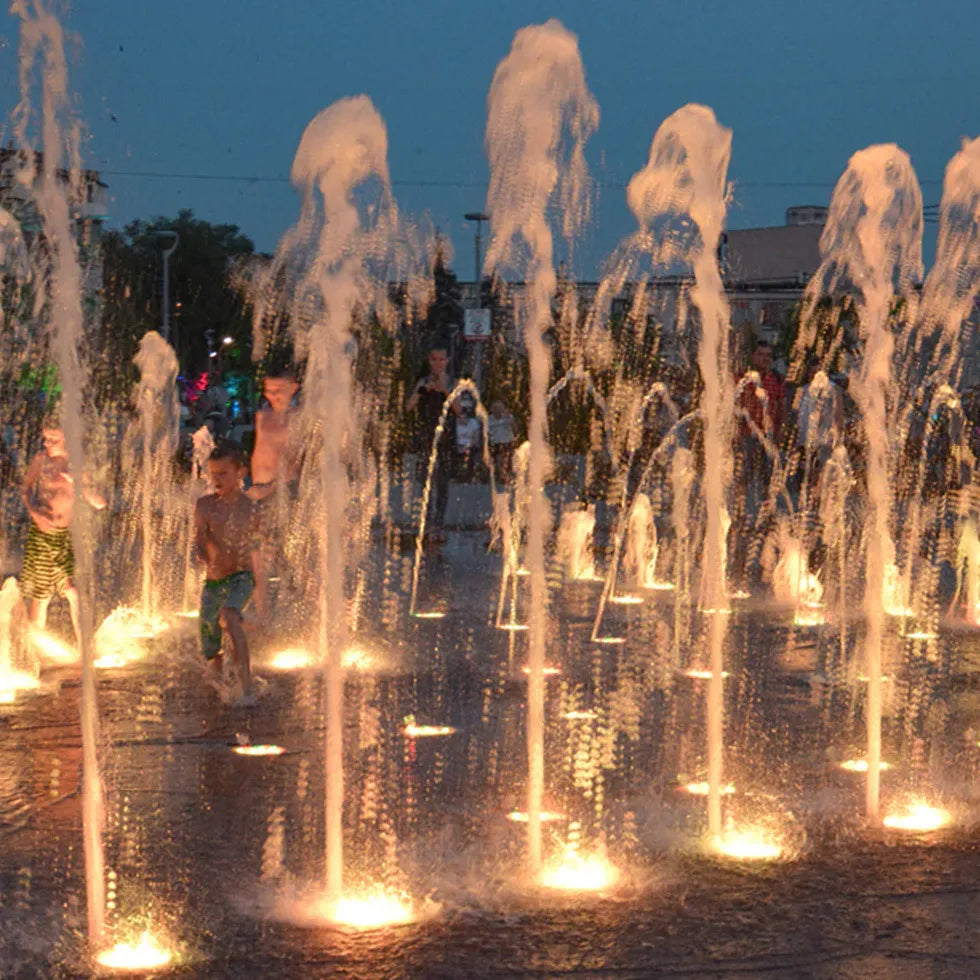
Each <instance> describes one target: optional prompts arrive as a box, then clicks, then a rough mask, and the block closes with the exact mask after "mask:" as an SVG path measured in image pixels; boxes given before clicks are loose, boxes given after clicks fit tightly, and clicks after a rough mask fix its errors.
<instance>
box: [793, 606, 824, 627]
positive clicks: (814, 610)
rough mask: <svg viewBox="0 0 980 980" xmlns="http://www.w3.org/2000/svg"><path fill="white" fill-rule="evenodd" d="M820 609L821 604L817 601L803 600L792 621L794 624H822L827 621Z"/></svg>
mask: <svg viewBox="0 0 980 980" xmlns="http://www.w3.org/2000/svg"><path fill="white" fill-rule="evenodd" d="M822 610H823V606H822V605H820V604H818V603H809V602H804V603H803V604H802V605H801V606H800V608H799V609H797V610H796V615H795V616H794V617H793V623H794V624H795V625H796V626H823V624H824V623H826V622H827V618H826V617H825V616H824V614H823V612H822Z"/></svg>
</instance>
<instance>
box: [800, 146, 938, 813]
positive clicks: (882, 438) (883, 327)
mask: <svg viewBox="0 0 980 980" xmlns="http://www.w3.org/2000/svg"><path fill="white" fill-rule="evenodd" d="M820 252H821V256H822V261H821V263H820V267H819V269H818V270H817V272H816V273H815V275H814V277H813V279H812V280H811V283H810V286H809V287H808V296H809V298H810V299H811V300H813V299H814V298H817V297H819V296H821V295H831V296H834V295H842V294H848V293H849V294H851V295H853V297H854V303H855V311H856V314H857V319H858V328H859V330H860V339H861V341H862V345H863V353H862V357H861V360H860V364H859V365H858V366H857V368H856V370H854V371H853V372H852V375H851V382H852V383H851V388H852V391H853V396H854V401H855V403H856V404H857V407H858V409H859V410H860V412H861V416H862V419H863V421H864V430H865V438H866V440H867V485H868V514H867V518H866V524H865V539H866V552H865V595H864V612H865V618H866V635H865V658H866V671H867V675H868V694H867V704H866V707H865V711H866V718H865V722H866V728H867V742H868V750H867V762H868V778H867V785H866V794H865V810H866V813H867V817H868V819H869V820H871V821H875V822H877V820H878V814H879V793H880V779H881V776H880V763H881V716H882V634H883V625H884V615H885V611H884V591H885V580H886V566H887V565H888V564H889V563H890V561H891V560H892V556H894V543H893V540H892V536H891V528H890V524H889V521H890V518H891V507H892V499H891V489H890V485H889V466H888V464H889V448H890V438H889V424H888V416H887V410H888V397H889V392H890V388H891V382H892V354H893V350H894V336H893V332H892V330H893V328H892V325H891V317H892V314H893V304H894V303H895V300H896V297H900V298H901V299H902V300H904V301H905V304H906V307H907V308H909V309H910V310H911V302H912V287H913V286H914V284H915V283H916V282H918V281H920V280H921V276H922V195H921V193H920V191H919V185H918V182H917V181H916V179H915V173H914V172H913V170H912V165H911V163H910V161H909V158H908V156H907V155H906V154H905V153H904V152H903V151H902V150H901V149H899V147H897V146H895V145H894V144H884V145H880V146H871V147H868V148H867V149H864V150H860V151H859V152H857V153H855V154H854V156H852V157H851V159H850V160H849V161H848V166H847V170H846V171H845V172H844V174H843V176H842V177H841V178H840V180H839V181H838V182H837V186H836V187H835V188H834V193H833V196H832V198H831V202H830V211H829V214H828V218H827V225H826V227H825V228H824V231H823V234H822V235H821V238H820ZM809 306H810V308H811V309H812V307H813V303H812V302H811V303H810V304H809ZM911 315H912V316H914V312H912V313H911Z"/></svg>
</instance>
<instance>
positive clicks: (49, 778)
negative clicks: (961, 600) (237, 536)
mask: <svg viewBox="0 0 980 980" xmlns="http://www.w3.org/2000/svg"><path fill="white" fill-rule="evenodd" d="M485 537H486V536H485V535H484V534H482V533H450V534H449V536H448V541H447V542H446V544H445V546H444V547H443V549H442V552H441V554H440V555H434V554H430V555H429V557H428V560H427V563H426V567H425V568H423V574H422V579H421V583H422V588H421V589H420V596H419V608H420V609H427V608H434V607H436V606H438V607H440V608H445V609H446V612H447V615H446V616H445V618H443V619H434V620H424V619H416V618H412V617H411V616H410V615H409V610H408V594H407V593H408V586H409V584H410V577H411V568H410V562H411V558H412V554H411V553H400V552H398V551H397V550H395V551H393V552H391V553H389V552H388V551H386V550H385V549H384V548H382V547H381V546H378V547H376V549H375V551H374V553H373V555H372V561H371V562H369V563H367V564H368V566H369V568H368V570H367V572H366V576H365V579H364V582H363V583H362V586H361V587H360V588H356V589H355V590H354V594H355V595H356V596H358V597H359V598H358V600H357V601H358V602H359V603H360V608H359V609H358V616H359V621H360V622H361V624H362V629H361V631H360V635H359V637H358V639H359V642H361V644H362V646H363V647H364V648H365V649H366V650H367V651H368V652H369V653H370V654H371V655H372V656H373V657H374V658H375V659H376V661H378V662H380V665H381V666H380V668H375V669H372V670H370V671H367V672H364V671H357V670H352V671H351V672H350V675H349V681H348V685H347V692H346V715H345V743H346V744H345V760H346V765H347V769H346V793H345V799H346V804H345V813H344V822H345V849H346V854H345V857H346V872H345V874H346V880H347V881H348V882H351V883H356V882H359V881H382V882H384V883H386V884H388V885H391V886H393V887H401V888H407V889H408V890H410V891H411V893H412V894H413V895H414V896H415V897H416V898H417V899H419V900H422V899H425V898H428V899H429V900H430V901H431V902H432V903H435V904H437V905H438V911H437V912H436V914H434V915H432V916H431V917H430V918H428V919H426V920H425V921H422V922H419V923H416V924H414V925H408V926H403V927H399V928H397V929H389V930H382V931H378V932H371V933H351V932H346V931H343V930H338V929H333V928H327V927H324V926H318V927H305V926H304V927H301V926H299V925H297V924H296V923H295V921H288V920H289V919H290V918H293V919H295V915H293V914H291V913H287V912H284V911H283V908H282V905H281V901H280V898H281V896H282V895H284V894H292V893H294V892H296V891H297V890H302V889H303V888H304V887H305V886H307V885H309V883H310V882H316V881H319V880H320V879H321V877H322V874H323V761H322V756H323V747H322V743H323V717H322V703H321V702H322V692H321V690H320V681H319V678H318V677H317V675H316V674H315V673H314V672H306V673H304V672H299V673H292V674H285V673H277V672H274V671H272V670H270V669H268V668H266V667H263V666H261V663H260V665H259V666H258V667H257V669H256V672H257V675H258V676H259V678H260V688H261V696H260V697H259V701H258V704H257V705H255V706H254V707H250V708H245V707H236V706H235V705H234V704H233V703H228V701H227V699H223V698H222V697H221V696H219V692H218V691H216V690H215V689H214V688H213V687H211V686H209V684H208V683H207V682H206V681H205V679H204V675H203V671H202V669H201V664H200V662H199V658H198V655H197V653H196V649H195V639H194V633H193V624H192V623H187V622H184V623H182V624H181V623H179V622H178V623H177V624H176V626H175V628H174V630H173V631H172V632H170V633H168V634H166V635H164V636H162V637H160V638H158V639H156V640H153V641H150V642H149V643H148V651H149V655H148V658H147V659H146V660H144V661H142V662H139V663H136V664H133V665H131V666H129V667H125V668H121V669H115V670H108V671H103V672H100V674H99V707H100V715H101V722H102V740H103V746H102V756H103V760H104V765H105V787H106V794H107V802H106V830H105V846H106V863H107V869H108V881H109V883H110V886H111V887H110V900H111V902H112V903H113V904H112V907H111V908H110V909H109V912H108V924H109V926H110V928H125V927H130V926H132V925H133V924H134V923H136V922H139V923H141V924H146V923H152V925H153V926H154V929H155V930H156V931H159V932H162V933H165V934H167V935H169V936H170V937H171V938H172V940H173V941H174V943H175V944H176V946H177V947H178V952H179V957H178V965H177V966H176V967H175V968H174V969H173V970H172V972H173V973H174V974H175V975H180V976H200V977H271V976H295V977H321V976H350V977H403V976H408V977H484V976H486V977H522V976H530V977H542V978H543V977H582V978H585V977H590V978H593V977H594V978H599V977H617V978H618V977H637V978H639V977H650V976H689V977H698V976H704V977H726V976H737V977H755V976H758V977H786V978H790V977H793V978H806V977H815V978H824V977H827V978H830V977H843V978H852V977H853V978H874V977H882V978H886V977H887V978H891V977H903V978H904V977H909V978H918V977H974V976H977V975H980V930H978V929H977V924H978V923H980V832H978V823H980V746H978V745H977V741H978V739H980V734H978V733H980V685H978V684H977V676H978V675H977V672H976V669H975V668H976V660H977V650H976V648H977V645H978V644H977V638H976V637H975V635H974V633H973V632H971V631H966V630H958V631H956V632H953V631H951V630H946V631H944V633H943V636H942V639H941V640H940V641H939V643H938V646H937V648H936V649H937V650H938V651H939V652H938V653H935V655H934V656H933V655H932V653H930V651H932V648H930V651H926V653H925V654H923V653H922V652H921V651H919V650H918V648H915V649H914V650H912V649H911V647H910V645H909V643H908V642H907V641H906V640H904V639H903V638H902V637H900V636H893V637H892V638H891V640H890V641H889V643H890V645H889V655H890V657H891V660H890V663H891V671H892V675H893V677H894V681H893V682H892V683H893V684H894V686H895V692H896V693H894V694H893V695H892V701H891V703H890V706H889V713H888V717H887V718H886V720H885V746H886V757H888V758H890V759H891V760H893V762H894V764H895V768H894V770H892V771H890V772H889V773H886V774H885V777H884V787H885V790H884V796H885V798H886V799H889V798H891V797H896V798H897V797H898V796H900V795H901V794H902V793H905V792H911V791H913V790H915V791H919V792H921V793H923V794H924V795H926V796H929V797H930V798H934V797H936V796H938V797H940V798H941V799H942V801H943V802H944V804H946V805H947V806H949V808H950V809H951V810H952V811H953V812H954V816H955V817H956V824H955V826H954V827H953V829H950V830H946V831H941V832H937V833H934V834H927V835H920V836H918V837H912V838H908V837H905V836H901V835H898V834H895V833H892V832H883V831H874V832H871V831H867V830H864V829H862V820H861V813H862V807H863V783H862V781H861V777H860V776H857V775H852V774H847V773H842V772H841V771H840V770H839V768H838V767H837V766H836V764H835V763H836V761H839V760H840V759H842V758H845V757H847V756H848V755H849V754H850V753H852V752H855V751H857V752H858V753H859V752H860V746H861V743H862V738H863V734H862V733H863V720H862V717H861V714H862V704H863V694H862V691H863V687H862V685H861V683H860V681H859V680H857V679H856V674H855V669H856V668H855V663H856V656H857V654H856V651H857V649H858V640H857V637H858V635H859V632H860V630H859V627H858V626H856V625H855V624H853V623H851V624H850V625H849V628H848V630H847V633H846V635H845V638H844V641H843V642H842V641H841V637H840V631H839V629H837V627H832V626H829V627H822V628H820V629H809V630H806V629H794V628H793V627H792V625H791V617H788V616H787V614H786V611H785V610H776V609H774V608H772V607H771V606H768V605H765V604H759V603H756V604H752V603H746V604H745V606H744V607H743V608H742V610H741V611H737V612H736V614H735V615H733V617H732V619H733V623H732V628H731V630H730V635H729V645H728V650H727V660H726V662H727V664H728V669H729V670H730V672H731V677H730V678H729V681H728V682H727V683H728V687H727V688H726V697H727V700H726V712H727V719H726V774H727V775H728V778H731V779H732V781H733V782H734V783H735V784H736V793H735V794H734V795H733V796H732V797H731V798H729V799H728V800H727V801H726V812H727V813H728V814H729V815H731V816H732V818H733V819H737V820H740V821H741V820H745V819H748V818H750V817H753V818H764V819H766V820H769V821H771V822H775V824H777V825H778V826H779V828H780V829H781V832H782V834H783V836H784V839H785V840H786V841H787V843H788V844H789V845H790V850H791V859H787V860H784V861H780V862H775V863H769V864H749V863H738V862H730V861H723V860H721V859H717V858H713V857H709V856H707V855H706V854H705V853H703V851H702V850H701V848H700V846H699V844H698V840H699V838H700V836H701V834H702V833H703V824H704V814H703V810H704V803H703V800H702V799H698V798H692V797H690V796H688V795H687V794H684V793H680V792H678V791H677V784H678V781H682V782H683V781H684V780H685V779H687V778H692V779H694V778H698V777H701V778H703V768H702V767H703V758H704V744H703V743H704V721H703V694H704V690H703V687H702V686H701V685H702V684H703V682H699V681H697V680H691V679H689V678H685V677H683V676H682V675H681V674H680V669H681V668H683V667H686V666H690V665H691V664H692V663H694V661H695V660H696V659H697V654H698V652H699V650H701V649H702V648H703V642H702V639H701V633H700V632H699V630H700V629H701V628H700V627H699V625H698V623H697V614H696V611H693V612H692V611H690V610H688V611H687V612H686V613H685V614H684V616H683V617H680V618H678V615H675V608H676V607H675V600H674V599H673V598H672V597H670V596H660V597H655V596H650V597H648V600H647V602H645V603H644V604H643V605H642V606H637V607H620V608H615V609H610V611H609V613H608V614H607V619H606V620H605V621H604V629H606V628H607V629H608V630H609V631H610V632H616V633H618V634H619V635H623V636H625V637H626V638H627V642H626V643H625V644H623V645H621V646H616V647H612V646H607V647H597V646H596V645H594V644H590V643H589V634H590V632H591V628H592V617H593V615H594V611H595V604H596V600H597V598H598V593H599V588H600V585H599V584H598V583H562V582H561V581H560V574H558V573H557V572H555V570H552V575H551V581H552V584H553V586H554V593H553V611H554V615H553V616H552V625H551V632H550V635H549V651H548V658H549V661H556V662H559V663H560V664H561V666H562V673H561V674H560V675H557V676H555V677H554V678H552V679H550V680H549V681H548V717H549V719H550V722H549V729H548V739H547V744H546V774H547V780H546V783H547V786H548V799H547V801H546V802H547V804H548V806H549V808H553V809H557V810H560V811H562V812H564V813H565V814H567V815H568V816H569V817H570V818H571V819H572V820H574V821H575V826H573V827H572V828H571V829H569V825H567V824H556V825H548V832H547V835H546V843H547V846H548V848H549V850H550V851H555V850H559V849H560V848H561V846H562V845H563V844H564V843H565V842H567V840H568V839H570V838H572V839H574V838H575V837H576V835H580V836H581V839H582V840H583V842H584V843H583V847H587V846H595V845H596V842H597V841H599V840H602V841H604V842H605V845H606V847H607V849H608V853H609V855H610V857H611V859H612V860H613V861H614V862H615V863H616V864H617V865H618V866H619V867H620V868H622V869H623V870H624V871H625V872H626V876H625V881H624V883H623V884H622V885H621V886H619V887H617V888H615V889H613V890H611V891H609V892H608V893H607V894H603V895H598V896H597V895H590V896H580V897H576V896H561V895H554V894H551V893H547V894H546V893H543V892H542V891H540V890H529V889H528V888H527V887H525V886H524V884H523V883H522V873H521V872H522V867H523V835H522V829H521V827H520V825H518V824H515V823H512V822H511V821H508V820H506V819H505V814H506V813H507V812H508V811H509V810H511V809H512V808H514V807H515V806H521V805H523V802H524V800H523V786H524V779H525V767H526V750H525V744H524V732H523V697H524V694H523V692H524V685H523V679H522V675H521V672H520V665H521V663H522V661H523V657H524V643H525V640H524V638H523V636H522V634H520V633H512V632H506V631H502V630H498V629H495V628H494V624H493V620H494V614H495V612H496V589H497V583H498V577H499V564H500V559H499V556H497V555H494V554H487V553H486V551H485V547H484V545H485ZM284 608H285V606H284ZM519 611H522V610H519ZM299 618H300V619H302V617H301V616H299ZM284 619H285V620H287V621H288V620H291V621H293V625H294V626H295V627H296V628H297V629H299V624H297V623H296V622H295V620H296V619H297V616H292V617H290V616H288V615H286V616H284ZM59 625H62V626H63V625H64V623H63V620H62V621H56V622H55V626H56V627H57V626H59ZM682 633H683V635H684V636H685V637H689V639H684V640H678V636H680V635H681V634H682ZM283 637H284V638H283V639H282V640H280V642H279V643H266V644H264V646H260V649H259V650H258V651H257V659H259V660H260V661H261V660H262V659H263V658H266V659H267V658H268V656H269V655H271V654H272V653H274V652H275V650H276V648H277V647H278V646H280V645H281V646H289V645H293V644H292V640H288V641H287V640H286V639H285V633H283ZM910 651H911V652H910ZM43 679H44V681H45V682H46V686H45V688H44V689H43V690H42V691H41V692H40V693H38V694H36V695H34V696H32V697H30V698H28V699H25V700H23V701H21V702H19V703H17V704H14V705H4V706H0V912H2V920H3V923H4V926H3V929H2V930H0V974H2V976H4V977H61V976H85V975H89V973H90V969H89V967H88V966H87V964H86V962H85V960H84V958H83V950H84V942H83V935H84V929H85V885H84V869H83V857H82V844H81V840H82V838H81V808H80V794H79V775H80V759H81V740H80V734H79V722H78V717H79V715H78V699H79V684H78V674H77V670H75V669H72V668H58V669H55V670H49V671H45V673H44V674H43ZM573 710H575V711H586V712H589V713H590V714H591V715H593V716H594V717H588V718H585V719H577V720H574V719H565V718H564V717H563V715H565V714H566V713H568V712H569V711H573ZM408 716H414V718H415V719H416V721H417V722H418V723H420V724H447V725H451V726H454V727H455V728H456V729H457V731H456V732H455V733H454V734H451V735H448V736H446V737H442V738H431V739H425V738H415V739H413V738H407V737H406V736H405V735H404V734H403V727H404V723H405V718H406V717H408ZM244 740H250V741H252V742H254V743H260V742H274V743H276V744H279V745H281V746H283V747H284V748H285V749H286V752H285V754H283V755H281V756H278V757H255V758H249V757H240V756H237V755H235V754H234V753H233V752H232V751H231V746H232V745H234V744H236V743H237V742H240V741H244Z"/></svg>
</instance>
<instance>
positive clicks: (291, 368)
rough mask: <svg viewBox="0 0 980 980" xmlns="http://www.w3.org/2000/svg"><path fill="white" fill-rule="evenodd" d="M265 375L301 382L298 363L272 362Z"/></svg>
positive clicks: (271, 377) (270, 377)
mask: <svg viewBox="0 0 980 980" xmlns="http://www.w3.org/2000/svg"><path fill="white" fill-rule="evenodd" d="M264 377H265V378H268V379H273V378H275V379H282V380H283V381H295V382H296V383H297V384H299V371H298V370H297V368H296V365H295V364H292V363H283V364H270V365H269V367H268V368H266V372H265V375H264Z"/></svg>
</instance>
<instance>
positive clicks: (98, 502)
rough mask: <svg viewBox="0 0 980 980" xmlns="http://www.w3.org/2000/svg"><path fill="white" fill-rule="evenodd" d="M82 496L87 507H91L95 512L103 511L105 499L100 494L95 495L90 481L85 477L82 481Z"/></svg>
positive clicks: (89, 478)
mask: <svg viewBox="0 0 980 980" xmlns="http://www.w3.org/2000/svg"><path fill="white" fill-rule="evenodd" d="M82 496H83V497H84V498H85V501H86V503H87V504H88V505H89V507H92V508H94V509H95V510H105V508H106V499H105V497H103V496H102V494H101V493H96V492H95V491H94V490H93V489H92V479H91V477H89V476H87V475H86V476H85V478H84V479H83V480H82Z"/></svg>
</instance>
